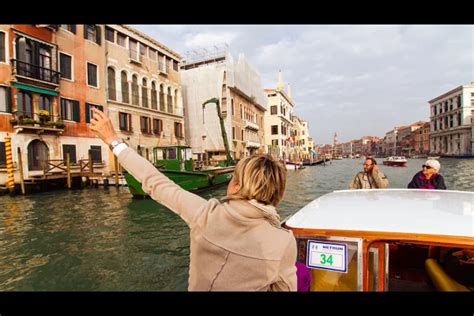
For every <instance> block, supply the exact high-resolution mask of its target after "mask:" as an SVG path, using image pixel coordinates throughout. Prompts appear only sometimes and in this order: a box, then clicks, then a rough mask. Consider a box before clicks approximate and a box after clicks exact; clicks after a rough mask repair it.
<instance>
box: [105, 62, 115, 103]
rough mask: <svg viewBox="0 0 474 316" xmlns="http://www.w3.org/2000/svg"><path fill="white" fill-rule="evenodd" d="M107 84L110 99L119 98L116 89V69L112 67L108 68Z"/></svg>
mask: <svg viewBox="0 0 474 316" xmlns="http://www.w3.org/2000/svg"><path fill="white" fill-rule="evenodd" d="M107 84H108V89H109V100H114V101H115V100H117V94H116V91H115V70H114V69H113V68H112V67H109V68H108V69H107Z"/></svg>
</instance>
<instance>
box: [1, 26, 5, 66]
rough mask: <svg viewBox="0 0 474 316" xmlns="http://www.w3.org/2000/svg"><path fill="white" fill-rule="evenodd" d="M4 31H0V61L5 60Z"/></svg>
mask: <svg viewBox="0 0 474 316" xmlns="http://www.w3.org/2000/svg"><path fill="white" fill-rule="evenodd" d="M5 47H6V45H5V33H3V32H0V61H1V62H5V61H6V50H5Z"/></svg>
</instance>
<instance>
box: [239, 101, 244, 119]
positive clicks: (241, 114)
mask: <svg viewBox="0 0 474 316" xmlns="http://www.w3.org/2000/svg"><path fill="white" fill-rule="evenodd" d="M240 118H241V119H243V118H244V108H243V106H242V103H240Z"/></svg>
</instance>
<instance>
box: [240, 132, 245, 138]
mask: <svg viewBox="0 0 474 316" xmlns="http://www.w3.org/2000/svg"><path fill="white" fill-rule="evenodd" d="M240 140H244V130H241V131H240Z"/></svg>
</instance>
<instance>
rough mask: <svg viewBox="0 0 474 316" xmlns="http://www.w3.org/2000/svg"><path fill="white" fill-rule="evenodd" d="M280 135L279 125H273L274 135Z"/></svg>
mask: <svg viewBox="0 0 474 316" xmlns="http://www.w3.org/2000/svg"><path fill="white" fill-rule="evenodd" d="M277 134H278V125H272V135H277Z"/></svg>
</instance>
